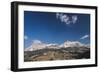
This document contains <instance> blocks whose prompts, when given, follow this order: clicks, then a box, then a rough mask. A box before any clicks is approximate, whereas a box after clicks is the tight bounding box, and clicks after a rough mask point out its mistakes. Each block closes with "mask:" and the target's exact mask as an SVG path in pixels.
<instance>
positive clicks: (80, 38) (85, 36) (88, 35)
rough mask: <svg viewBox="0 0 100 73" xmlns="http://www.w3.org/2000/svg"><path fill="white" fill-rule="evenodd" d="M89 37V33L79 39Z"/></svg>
mask: <svg viewBox="0 0 100 73" xmlns="http://www.w3.org/2000/svg"><path fill="white" fill-rule="evenodd" d="M88 37H89V35H84V36H82V37H81V38H80V39H86V38H88Z"/></svg>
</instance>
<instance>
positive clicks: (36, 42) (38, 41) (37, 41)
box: [33, 40, 42, 44]
mask: <svg viewBox="0 0 100 73" xmlns="http://www.w3.org/2000/svg"><path fill="white" fill-rule="evenodd" d="M33 43H34V44H39V43H42V42H41V41H40V40H33Z"/></svg>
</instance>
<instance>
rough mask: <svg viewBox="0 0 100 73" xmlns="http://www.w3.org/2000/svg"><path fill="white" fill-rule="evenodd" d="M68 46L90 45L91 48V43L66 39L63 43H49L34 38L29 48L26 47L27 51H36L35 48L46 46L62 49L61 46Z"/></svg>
mask: <svg viewBox="0 0 100 73" xmlns="http://www.w3.org/2000/svg"><path fill="white" fill-rule="evenodd" d="M67 47H88V48H89V44H88V45H85V44H82V43H81V42H79V41H65V42H64V43H62V44H55V43H49V44H47V43H43V42H41V41H40V40H33V43H32V45H31V46H29V47H28V48H25V51H35V50H40V49H45V48H49V49H60V48H67Z"/></svg>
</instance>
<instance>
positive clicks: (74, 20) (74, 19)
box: [72, 15, 78, 24]
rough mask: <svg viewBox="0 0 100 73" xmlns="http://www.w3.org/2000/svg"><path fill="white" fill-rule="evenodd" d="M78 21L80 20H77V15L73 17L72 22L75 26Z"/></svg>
mask: <svg viewBox="0 0 100 73" xmlns="http://www.w3.org/2000/svg"><path fill="white" fill-rule="evenodd" d="M77 19H78V18H77V16H76V15H73V16H72V22H73V24H75V23H76V21H77Z"/></svg>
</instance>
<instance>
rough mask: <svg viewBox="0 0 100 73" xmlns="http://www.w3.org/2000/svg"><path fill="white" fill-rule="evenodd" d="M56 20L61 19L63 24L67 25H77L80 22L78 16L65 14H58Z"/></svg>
mask: <svg viewBox="0 0 100 73" xmlns="http://www.w3.org/2000/svg"><path fill="white" fill-rule="evenodd" d="M56 18H57V19H60V21H61V22H63V23H65V24H66V25H70V24H75V23H76V21H77V20H78V17H77V15H70V16H69V15H67V14H63V13H56Z"/></svg>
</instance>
